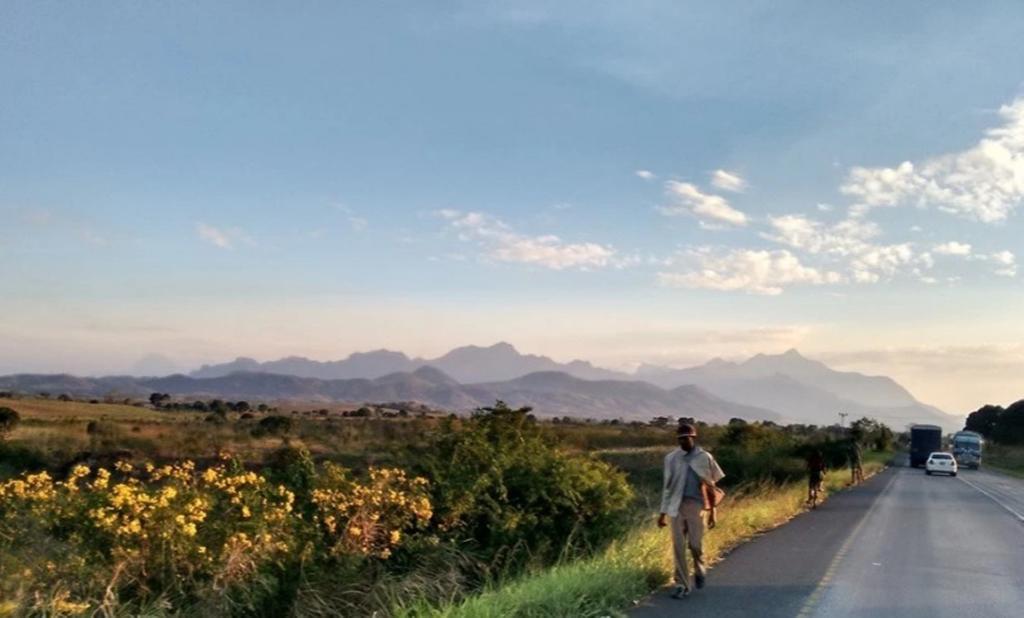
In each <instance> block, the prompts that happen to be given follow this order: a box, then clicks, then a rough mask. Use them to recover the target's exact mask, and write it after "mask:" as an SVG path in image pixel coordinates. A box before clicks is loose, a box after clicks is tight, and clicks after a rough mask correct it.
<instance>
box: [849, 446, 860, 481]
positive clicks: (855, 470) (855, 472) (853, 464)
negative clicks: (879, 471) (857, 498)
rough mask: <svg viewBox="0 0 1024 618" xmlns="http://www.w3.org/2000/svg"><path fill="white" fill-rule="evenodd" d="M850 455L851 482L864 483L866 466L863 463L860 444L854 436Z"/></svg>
mask: <svg viewBox="0 0 1024 618" xmlns="http://www.w3.org/2000/svg"><path fill="white" fill-rule="evenodd" d="M848 456H849V458H850V484H851V485H856V484H857V483H863V482H864V466H863V464H862V463H861V454H860V445H859V444H857V440H855V439H853V438H851V439H850V446H849V450H848Z"/></svg>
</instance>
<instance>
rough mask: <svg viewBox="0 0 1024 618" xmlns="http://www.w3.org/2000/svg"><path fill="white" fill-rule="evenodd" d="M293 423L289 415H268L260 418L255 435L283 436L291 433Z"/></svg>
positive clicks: (254, 431)
mask: <svg viewBox="0 0 1024 618" xmlns="http://www.w3.org/2000/svg"><path fill="white" fill-rule="evenodd" d="M293 424H294V423H293V422H292V419H290V418H288V417H287V416H277V415H275V416H268V417H266V418H263V419H261V420H260V422H259V424H258V425H257V426H256V429H254V430H253V435H257V436H260V435H271V436H283V435H286V434H288V433H291V431H292V426H293Z"/></svg>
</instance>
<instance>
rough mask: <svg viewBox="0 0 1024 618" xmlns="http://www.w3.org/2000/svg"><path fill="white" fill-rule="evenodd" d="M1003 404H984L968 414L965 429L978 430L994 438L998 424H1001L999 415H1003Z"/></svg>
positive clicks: (987, 436)
mask: <svg viewBox="0 0 1024 618" xmlns="http://www.w3.org/2000/svg"><path fill="white" fill-rule="evenodd" d="M1003 412H1005V410H1003V407H1002V406H982V407H980V408H978V409H977V410H976V411H974V412H971V413H970V414H969V415H967V422H966V423H965V424H964V429H966V430H967V431H976V432H978V433H980V434H981V435H983V436H985V437H986V438H992V437H994V436H995V433H996V426H997V425H998V424H999V417H1000V416H1002V414H1003Z"/></svg>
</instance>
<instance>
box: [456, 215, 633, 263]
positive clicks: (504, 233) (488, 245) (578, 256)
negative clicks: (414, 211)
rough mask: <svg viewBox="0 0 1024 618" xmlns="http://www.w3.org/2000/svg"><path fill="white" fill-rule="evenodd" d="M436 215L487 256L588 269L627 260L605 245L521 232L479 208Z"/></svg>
mask: <svg viewBox="0 0 1024 618" xmlns="http://www.w3.org/2000/svg"><path fill="white" fill-rule="evenodd" d="M437 215H438V216H440V217H441V218H443V219H445V220H447V221H448V225H449V226H450V227H451V228H452V229H453V230H455V231H456V232H457V233H458V236H459V239H460V240H463V241H467V242H475V243H477V244H478V245H480V247H481V248H482V249H483V250H484V252H485V255H486V256H487V257H489V258H491V259H494V260H498V261H501V262H512V263H519V264H537V265H539V266H543V267H545V268H550V269H552V270H566V269H580V270H590V269H594V268H605V267H609V266H623V265H626V264H627V263H628V262H629V261H630V260H628V259H625V258H621V257H620V256H619V255H618V252H617V251H616V250H615V249H614V248H612V247H610V246H607V245H600V244H597V243H591V242H584V243H566V242H564V241H562V240H561V239H560V238H559V237H557V236H554V235H550V234H548V235H543V236H525V235H523V234H519V233H517V232H515V231H514V230H513V229H512V228H510V227H509V226H508V225H506V224H505V223H504V222H502V221H501V220H499V219H497V218H495V217H492V216H489V215H486V214H483V213H479V212H461V211H458V210H451V209H445V210H440V211H438V212H437Z"/></svg>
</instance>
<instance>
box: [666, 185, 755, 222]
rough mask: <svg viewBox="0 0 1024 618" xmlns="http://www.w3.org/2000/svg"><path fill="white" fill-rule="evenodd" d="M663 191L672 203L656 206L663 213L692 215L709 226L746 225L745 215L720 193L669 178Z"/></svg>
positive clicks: (668, 214) (667, 214)
mask: <svg viewBox="0 0 1024 618" xmlns="http://www.w3.org/2000/svg"><path fill="white" fill-rule="evenodd" d="M665 191H666V192H667V193H668V195H669V197H670V198H671V199H672V201H673V202H674V203H673V204H672V205H670V206H661V207H659V208H658V212H660V213H661V214H663V215H666V216H670V217H672V216H678V215H692V216H694V217H697V218H698V219H700V220H701V223H705V224H709V226H710V227H711V228H714V227H716V226H723V225H732V226H737V227H742V226H745V225H747V222H748V220H747V215H745V214H743V213H742V212H740V211H738V210H736V209H735V208H733V207H732V206H730V205H729V202H728V200H726V199H725V198H724V197H722V196H720V195H711V194H708V193H703V192H702V191H701V190H700V189H698V188H697V186H696V185H693V184H691V183H688V182H678V181H675V180H670V181H668V182H666V183H665Z"/></svg>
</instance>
